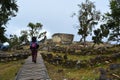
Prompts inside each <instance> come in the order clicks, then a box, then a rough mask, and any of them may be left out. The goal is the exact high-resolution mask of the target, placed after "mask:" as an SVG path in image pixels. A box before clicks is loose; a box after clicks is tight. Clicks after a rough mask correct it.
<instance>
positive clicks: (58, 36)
mask: <svg viewBox="0 0 120 80" xmlns="http://www.w3.org/2000/svg"><path fill="white" fill-rule="evenodd" d="M73 39H74V35H73V34H66V33H55V34H53V35H52V40H53V42H54V43H62V44H71V43H72V41H73Z"/></svg>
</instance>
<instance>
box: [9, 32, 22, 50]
mask: <svg viewBox="0 0 120 80" xmlns="http://www.w3.org/2000/svg"><path fill="white" fill-rule="evenodd" d="M9 43H10V47H11V48H13V47H16V46H18V45H19V44H20V42H19V38H18V37H17V35H15V34H14V35H10V39H9Z"/></svg>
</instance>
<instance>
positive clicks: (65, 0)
mask: <svg viewBox="0 0 120 80" xmlns="http://www.w3.org/2000/svg"><path fill="white" fill-rule="evenodd" d="M83 1H85V0H74V1H69V0H50V1H49V0H24V1H21V0H18V1H17V4H18V6H19V7H18V9H19V11H18V13H17V16H16V17H14V18H11V20H10V21H9V22H8V24H7V28H6V29H7V31H6V34H7V35H9V34H16V35H20V31H21V30H26V29H28V28H27V25H28V23H29V22H32V23H37V22H39V23H41V24H43V29H42V30H41V32H43V31H47V37H48V38H51V36H52V35H53V34H54V33H67V34H74V41H79V40H80V36H79V35H78V34H77V32H78V29H77V28H76V26H78V25H79V22H78V19H77V17H76V16H74V17H71V16H72V14H73V13H78V11H79V7H78V6H77V5H78V4H81V2H83ZM90 1H92V2H95V6H96V10H99V11H100V12H101V13H102V14H103V13H106V12H108V11H109V0H103V1H101V0H97V1H96V0H90ZM89 37H90V36H89ZM89 37H88V38H87V39H89Z"/></svg>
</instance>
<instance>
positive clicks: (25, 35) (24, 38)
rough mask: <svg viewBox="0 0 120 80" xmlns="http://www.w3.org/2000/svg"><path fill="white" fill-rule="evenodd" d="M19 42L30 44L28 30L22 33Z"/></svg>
mask: <svg viewBox="0 0 120 80" xmlns="http://www.w3.org/2000/svg"><path fill="white" fill-rule="evenodd" d="M19 40H20V43H22V42H25V43H27V42H28V32H27V31H26V30H22V31H21V36H20V37H19Z"/></svg>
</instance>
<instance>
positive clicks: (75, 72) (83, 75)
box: [45, 62, 99, 80]
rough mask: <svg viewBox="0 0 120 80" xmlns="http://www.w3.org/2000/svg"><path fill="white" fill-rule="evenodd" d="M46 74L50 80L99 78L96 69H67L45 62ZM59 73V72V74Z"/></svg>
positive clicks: (90, 79)
mask: <svg viewBox="0 0 120 80" xmlns="http://www.w3.org/2000/svg"><path fill="white" fill-rule="evenodd" d="M45 64H46V66H47V70H48V74H49V76H50V78H51V79H52V80H64V79H67V80H95V79H96V78H98V76H99V71H98V68H99V67H97V68H94V69H88V68H84V69H67V68H63V67H60V66H54V65H51V64H49V63H47V62H45ZM60 70H61V71H60ZM59 71H60V72H59Z"/></svg>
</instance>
